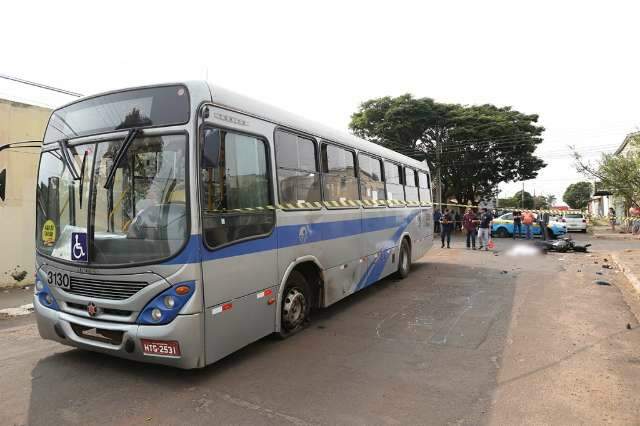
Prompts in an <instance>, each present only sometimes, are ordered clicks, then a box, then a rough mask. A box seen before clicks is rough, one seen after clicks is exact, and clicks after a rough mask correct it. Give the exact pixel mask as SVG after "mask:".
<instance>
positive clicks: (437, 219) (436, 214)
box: [433, 209, 442, 234]
mask: <svg viewBox="0 0 640 426" xmlns="http://www.w3.org/2000/svg"><path fill="white" fill-rule="evenodd" d="M440 219H442V213H440V209H436V210H435V211H434V212H433V233H434V234H437V233H438V232H440Z"/></svg>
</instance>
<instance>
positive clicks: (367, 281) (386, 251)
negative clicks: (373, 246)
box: [356, 211, 420, 291]
mask: <svg viewBox="0 0 640 426" xmlns="http://www.w3.org/2000/svg"><path fill="white" fill-rule="evenodd" d="M418 213H420V212H419V211H416V212H413V213H411V214H409V215H408V216H407V217H405V218H404V220H402V222H401V223H400V226H399V227H398V229H397V230H396V232H394V234H393V236H392V237H391V239H389V240H386V241H384V243H383V244H384V245H383V246H382V247H381V249H380V251H379V254H378V257H377V258H376V260H375V261H374V262H372V263H371V264H370V265H369V267H368V268H367V271H366V272H365V273H364V275H363V276H362V278H360V281H359V282H358V285H357V286H356V291H357V290H360V289H362V288H364V287H367V286H370V285H371V284H373V283H375V282H376V281H378V280H379V279H380V276H381V275H382V271H384V268H385V266H386V264H387V259H389V255H390V254H391V249H392V248H393V247H394V246H395V245H396V243H397V242H398V240H399V239H400V236H401V235H402V233H403V232H404V231H405V229H407V226H409V224H410V223H411V221H412V220H413V219H414V218H415V217H416V216H417V215H418Z"/></svg>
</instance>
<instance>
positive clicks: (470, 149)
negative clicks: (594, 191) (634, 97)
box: [349, 94, 545, 204]
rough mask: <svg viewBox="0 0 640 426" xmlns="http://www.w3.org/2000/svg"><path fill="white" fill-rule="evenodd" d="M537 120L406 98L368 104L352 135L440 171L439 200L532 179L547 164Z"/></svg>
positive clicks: (462, 198)
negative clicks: (541, 153) (538, 148)
mask: <svg viewBox="0 0 640 426" xmlns="http://www.w3.org/2000/svg"><path fill="white" fill-rule="evenodd" d="M537 122H538V116H537V115H535V114H531V115H527V114H523V113H521V112H519V111H516V110H513V109H512V108H511V107H497V106H494V105H490V104H486V105H472V106H466V105H458V104H446V103H439V102H436V101H434V100H433V99H430V98H418V99H416V98H414V97H413V96H411V95H410V94H405V95H402V96H398V97H395V98H393V97H389V96H387V97H382V98H376V99H371V100H368V101H366V102H364V103H362V104H361V105H360V108H359V110H358V111H357V112H355V113H354V114H353V115H352V116H351V123H350V125H349V127H350V128H351V129H352V131H353V132H354V134H356V135H358V136H360V137H363V138H365V139H368V140H370V141H372V142H375V143H378V144H381V145H383V146H386V147H388V148H390V149H394V150H396V151H399V152H401V153H403V154H405V155H408V156H411V157H413V158H416V159H418V160H424V159H426V161H427V163H428V165H429V167H430V168H431V170H432V172H435V171H436V170H437V168H438V167H441V174H442V197H443V200H446V199H448V198H452V197H455V198H456V200H457V201H458V202H459V203H463V204H466V203H468V202H476V201H477V200H478V199H480V198H483V197H492V196H495V192H496V190H497V186H498V184H499V183H500V182H508V181H518V180H527V179H532V178H535V177H536V176H537V172H538V171H539V170H540V169H541V168H543V167H544V166H545V163H544V162H543V161H542V160H541V159H539V158H538V157H536V156H535V155H534V154H533V152H534V151H535V149H536V146H537V145H538V144H539V143H540V142H542V137H541V134H542V132H543V131H544V128H543V127H542V126H539V125H537V124H536V123H537Z"/></svg>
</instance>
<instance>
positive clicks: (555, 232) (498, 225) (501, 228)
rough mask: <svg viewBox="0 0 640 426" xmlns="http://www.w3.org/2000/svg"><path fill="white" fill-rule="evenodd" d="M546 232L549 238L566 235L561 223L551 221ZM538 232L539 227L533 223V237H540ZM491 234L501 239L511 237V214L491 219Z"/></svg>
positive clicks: (563, 225) (565, 227)
mask: <svg viewBox="0 0 640 426" xmlns="http://www.w3.org/2000/svg"><path fill="white" fill-rule="evenodd" d="M547 230H548V233H547V235H549V237H551V238H558V237H561V236H562V235H564V234H566V233H567V226H566V225H565V224H564V223H562V222H558V221H556V220H554V219H552V220H551V221H550V222H549V224H548V225H547ZM540 231H541V228H540V225H539V224H537V223H534V224H533V235H534V236H536V235H540ZM491 234H492V235H495V236H497V237H501V238H504V237H511V236H512V235H513V213H506V214H503V215H502V216H498V217H497V218H495V219H493V226H492V228H491ZM522 236H524V226H522Z"/></svg>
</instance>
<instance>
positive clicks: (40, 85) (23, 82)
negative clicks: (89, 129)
mask: <svg viewBox="0 0 640 426" xmlns="http://www.w3.org/2000/svg"><path fill="white" fill-rule="evenodd" d="M0 78H4V79H5V80H11V81H15V82H17V83H22V84H26V85H27V86H34V87H39V88H41V89H45V90H51V91H52V92H58V93H64V94H65V95H69V96H75V97H76V98H79V97H82V96H84V95H83V94H81V93H76V92H71V91H69V90H65V89H59V88H57V87H53V86H47V85H46V84H42V83H36V82H34V81H29V80H23V79H21V78H17V77H12V76H10V75H6V74H0Z"/></svg>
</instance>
